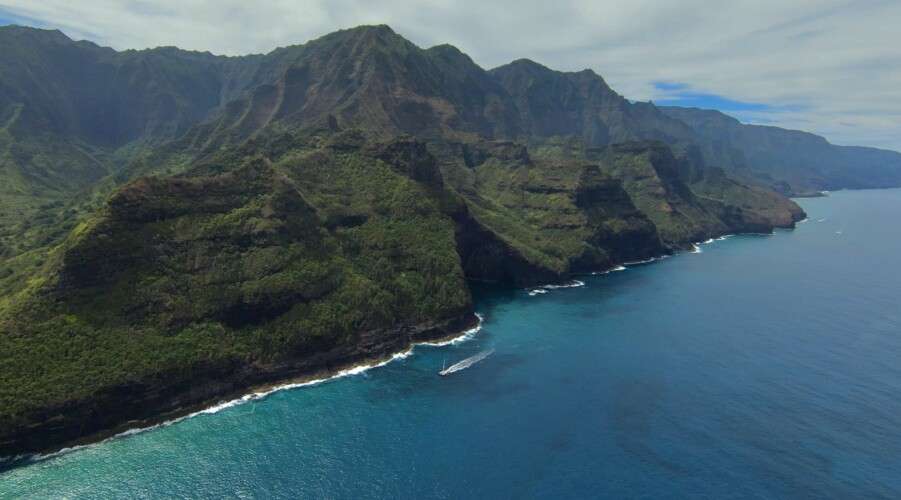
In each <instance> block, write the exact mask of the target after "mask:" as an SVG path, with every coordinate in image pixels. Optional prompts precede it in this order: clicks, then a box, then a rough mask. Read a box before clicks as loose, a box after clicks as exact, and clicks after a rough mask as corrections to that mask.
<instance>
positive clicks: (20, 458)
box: [0, 313, 485, 465]
mask: <svg viewBox="0 0 901 500" xmlns="http://www.w3.org/2000/svg"><path fill="white" fill-rule="evenodd" d="M475 315H476V318H478V323H476V325H475V326H474V327H472V328H469V329H467V330H464V331H462V332H460V334H459V335H457V336H454V337H453V338H451V339H448V340H444V341H439V342H428V341H426V342H413V343H412V344H410V347H408V348H407V349H405V350H403V351H401V352H397V353H394V354H392V355H391V356H388V357H387V358H386V359H383V360H381V361H377V362H374V363H361V364H358V365H355V366H351V367H349V368H345V369H343V370H339V371H337V372H335V373H334V374H332V375H329V376H327V377H322V378H314V379H310V380H303V381H299V382H288V383H284V384H278V385H273V386H271V387H268V388H266V389H264V390H261V391H254V392H250V393H248V394H245V395H243V396H241V397H239V398H236V399H232V400H228V401H221V402H219V403H216V404H214V405H212V406H209V407H207V408H204V409H202V410H198V411H195V412H192V413H188V414H187V415H182V416H180V417H177V418H173V419H171V420H165V421H163V422H160V423H158V424H154V425H149V426H147V427H136V428H134V429H128V430H125V431H122V432H119V433H117V434H113V435H112V436H109V437H107V438H105V439H102V440H100V441H97V442H94V443H87V444H80V445H77V446H69V447H67V448H62V449H60V450H57V451H54V452H51V453H30V454H24V455H16V456H12V457H0V465H4V464H16V463H19V462H25V463H35V462H41V461H44V460H49V459H51V458H55V457H58V456H61V455H65V454H67V453H71V452H74V451H78V450H81V449H84V448H89V447H92V446H97V445H100V444H103V443H106V442H109V441H112V440H114V439H119V438H124V437H128V436H133V435H135V434H141V433H144V432H147V431H152V430H155V429H159V428H161V427H169V426H170V425H174V424H177V423H179V422H182V421H184V420H187V419H189V418H193V417H196V416H199V415H212V414H215V413H219V412H220V411H222V410H225V409H227V408H232V407H235V406H238V405H242V404H244V403H248V402H252V401H260V400H263V399H265V398H266V397H268V396H270V395H272V394H274V393H276V392H281V391H287V390H291V389H299V388H301V387H309V386H314V385H319V384H322V383H325V382H329V381H331V380H336V379H339V378H344V377H350V376H353V375H360V374H362V373H364V372H367V371H369V370H372V369H373V368H379V367H382V366H385V365H387V364H389V363H391V362H393V361H397V360H399V359H405V358H408V357H410V356H412V355H413V350H414V349H415V348H416V346H420V345H422V346H430V347H442V346H447V345H456V344H460V343H463V342H466V341H468V340H471V339H472V338H473V337H475V336H476V334H477V333H479V331H481V330H482V324H483V323H484V321H485V317H484V316H483V315H481V314H479V313H475Z"/></svg>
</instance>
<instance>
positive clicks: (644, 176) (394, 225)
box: [0, 26, 803, 455]
mask: <svg viewBox="0 0 901 500" xmlns="http://www.w3.org/2000/svg"><path fill="white" fill-rule="evenodd" d="M0 47H2V48H4V49H8V50H4V51H0V209H2V210H0V455H3V454H9V453H17V452H20V451H28V450H35V449H43V448H51V447H54V446H57V445H60V444H63V443H67V442H71V441H73V440H76V439H78V438H80V437H83V436H85V435H91V434H96V433H98V432H106V431H109V430H111V429H114V428H116V427H117V426H121V425H123V424H124V423H126V422H129V421H133V420H135V419H146V418H154V417H156V416H158V415H159V414H160V413H165V412H170V411H175V412H177V411H181V410H183V409H185V408H186V407H189V406H190V405H194V404H199V403H203V402H205V401H208V400H209V399H211V398H215V397H220V396H222V395H225V394H230V393H233V392H236V391H240V390H241V389H243V388H245V387H246V386H248V385H253V384H259V383H267V382H272V381H274V380H278V379H280V378H284V377H289V376H297V375H303V374H309V373H312V372H314V371H318V370H330V369H335V368H337V367H341V366H344V365H346V364H347V363H352V362H357V361H360V360H362V359H367V358H371V357H374V356H383V355H386V354H388V353H390V352H393V351H396V350H398V349H401V348H403V347H405V346H406V345H407V344H408V343H409V342H410V341H412V340H415V339H418V338H424V337H429V336H434V335H441V334H447V333H449V332H450V331H453V330H455V329H459V328H460V327H462V326H464V325H465V324H466V322H467V321H468V320H471V319H472V305H471V298H470V293H469V289H468V286H467V280H482V281H493V282H503V283H507V284H511V285H516V286H526V285H534V284H537V283H543V282H548V281H554V280H562V279H566V278H568V277H569V276H571V275H573V274H577V273H581V272H591V271H598V270H604V269H607V268H610V267H611V266H614V265H616V264H618V263H622V262H626V261H630V260H638V259H645V258H648V257H652V256H656V255H660V254H664V253H667V252H671V251H673V250H678V249H680V248H685V247H687V246H689V245H690V244H691V243H692V242H694V241H697V240H700V239H705V238H708V237H712V236H717V235H720V234H724V233H731V232H742V231H754V232H759V231H770V230H772V228H773V227H775V226H781V227H790V226H791V225H793V224H794V222H795V221H796V220H798V219H799V218H801V217H802V216H803V214H802V212H801V211H800V209H799V208H798V207H797V206H796V205H795V204H794V203H792V202H791V201H789V200H787V199H785V198H784V197H782V196H781V195H779V194H776V193H774V192H772V191H771V190H769V189H768V188H765V187H762V186H760V185H758V184H757V181H753V180H752V181H751V182H752V183H751V184H749V181H748V180H747V179H744V178H741V179H736V178H735V177H734V175H733V172H732V171H731V170H722V169H719V168H713V167H711V165H712V164H711V163H709V162H707V161H706V157H705V154H706V153H705V150H704V148H700V149H698V148H697V147H696V146H695V145H694V142H693V141H694V140H695V139H697V136H696V135H694V132H692V130H691V128H690V127H689V126H688V125H686V124H685V123H682V122H681V121H679V120H676V119H674V118H672V117H669V116H667V115H666V114H664V113H662V112H660V111H659V110H657V108H655V107H654V106H653V105H650V104H642V103H630V102H628V101H626V100H625V99H623V98H622V97H621V96H619V95H617V94H616V93H615V92H613V91H612V90H611V89H610V88H609V87H608V86H607V85H606V83H604V82H603V80H602V79H601V78H600V77H599V76H598V75H596V74H594V73H592V72H579V73H559V72H554V71H551V70H549V69H547V68H544V67H542V66H539V65H537V64H534V63H531V62H529V61H518V62H516V63H513V64H511V65H508V66H505V67H502V68H498V69H496V70H493V71H491V72H487V71H485V70H483V69H482V68H479V67H478V66H477V65H475V63H473V62H472V60H471V59H469V58H468V57H467V56H466V55H465V54H463V53H461V52H460V51H458V50H456V49H455V48H453V47H450V46H438V47H433V48H431V49H427V50H423V49H420V48H419V47H416V46H415V45H413V44H412V43H410V42H408V41H406V40H404V39H403V38H402V37H400V36H398V35H397V34H395V33H394V32H393V31H391V29H390V28H388V27H386V26H373V27H361V28H357V29H353V30H346V31H341V32H337V33H333V34H331V35H327V36H325V37H322V38H320V39H317V40H313V41H311V42H309V43H307V44H305V45H301V46H294V47H286V48H282V49H278V50H275V51H273V52H271V53H269V54H266V55H261V56H248V57H237V58H224V57H217V56H213V55H210V54H203V53H195V52H186V51H181V50H178V49H174V48H160V49H154V50H149V51H126V52H116V51H113V50H112V49H104V48H101V47H97V46H96V45H93V44H90V43H87V42H72V41H71V40H69V39H68V38H66V37H65V36H64V35H62V34H61V33H59V32H50V31H43V30H33V29H26V28H17V27H11V28H10V27H0ZM723 166H724V167H726V166H725V165H723Z"/></svg>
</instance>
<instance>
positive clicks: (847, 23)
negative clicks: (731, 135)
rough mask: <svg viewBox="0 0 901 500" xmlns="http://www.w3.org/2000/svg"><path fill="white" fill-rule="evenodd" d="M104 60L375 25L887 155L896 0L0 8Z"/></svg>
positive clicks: (99, 0) (897, 68)
mask: <svg viewBox="0 0 901 500" xmlns="http://www.w3.org/2000/svg"><path fill="white" fill-rule="evenodd" d="M9 21H15V22H26V23H28V24H33V25H43V26H46V27H56V28H59V29H61V30H62V31H63V32H65V33H66V34H68V35H69V36H70V37H72V38H75V39H89V40H93V41H95V42H97V43H100V44H102V45H109V46H112V47H114V48H117V49H126V48H146V47H154V46H160V45H177V46H179V47H182V48H186V49H194V50H210V51H212V52H214V53H219V54H246V53H257V52H268V51H269V50H272V49H273V48H275V47H278V46H284V45H290V44H296V43H303V42H304V41H306V40H309V39H311V38H315V37H317V36H320V35H323V34H325V33H328V32H330V31H334V30H336V29H341V28H347V27H352V26H356V25H360V24H376V23H385V24H389V25H390V26H391V27H392V28H394V30H395V31H397V32H398V33H400V34H402V35H404V36H405V37H407V38H409V39H410V40H412V41H413V42H414V43H417V44H418V45H420V46H424V47H427V46H431V45H435V44H439V43H451V44H453V45H456V46H457V47H459V48H460V49H461V50H463V51H464V52H466V53H467V54H469V55H470V56H471V57H472V58H473V59H474V60H475V61H476V62H478V63H479V64H481V65H482V66H483V67H486V68H490V67H494V66H498V65H501V64H504V63H507V62H509V61H512V60H514V59H518V58H521V57H527V58H530V59H533V60H535V61H538V62H540V63H542V64H544V65H546V66H548V67H551V68H554V69H559V70H563V71H578V70H582V69H585V68H590V69H593V70H594V71H595V72H597V73H598V74H600V75H602V76H603V77H604V79H605V80H607V82H608V83H609V84H610V86H611V87H613V88H614V89H615V90H617V91H618V92H619V93H621V94H622V95H624V96H626V97H627V98H629V99H632V100H645V101H646V100H653V101H654V102H655V103H658V104H671V105H680V106H697V107H704V108H713V109H719V110H721V111H724V112H726V113H729V114H732V115H733V116H736V117H737V118H739V119H741V120H742V121H745V122H751V123H761V124H770V125H778V126H782V127H786V128H795V129H801V130H808V131H811V132H815V133H818V134H820V135H823V136H825V137H826V138H827V139H829V140H830V141H832V142H834V143H837V144H858V145H867V146H876V147H885V148H890V149H896V150H901V29H899V28H898V25H899V24H901V1H898V0H792V1H788V2H786V1H785V0H754V1H751V0H732V1H730V2H720V1H718V0H716V1H715V0H680V1H679V2H670V1H663V0H630V1H629V2H619V1H616V2H614V1H601V0H556V1H555V2H546V1H544V0H497V1H492V2H485V1H484V0H421V1H417V2H410V1H406V0H381V1H379V2H371V1H370V0H298V1H282V0H271V1H265V0H261V1H258V2H246V1H244V0H188V1H186V0H154V1H150V0H132V1H121V0H82V1H79V2H71V1H70V0H40V1H35V0H0V23H2V22H9Z"/></svg>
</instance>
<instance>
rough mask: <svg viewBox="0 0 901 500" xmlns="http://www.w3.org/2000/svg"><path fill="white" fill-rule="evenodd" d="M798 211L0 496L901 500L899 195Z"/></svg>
mask: <svg viewBox="0 0 901 500" xmlns="http://www.w3.org/2000/svg"><path fill="white" fill-rule="evenodd" d="M802 204H803V206H804V208H805V209H806V210H807V211H808V212H809V215H810V219H809V221H808V222H807V223H805V224H802V225H800V226H799V228H798V229H797V230H795V231H780V232H778V233H776V235H774V236H769V237H766V236H744V237H733V238H730V239H728V240H725V241H718V242H715V243H713V244H710V245H705V246H703V253H700V254H683V255H679V256H676V257H673V258H670V259H666V260H663V261H660V262H656V263H653V264H649V265H643V266H637V267H633V268H630V269H629V270H627V271H623V272H615V273H611V274H609V275H606V276H596V277H589V278H586V279H585V282H586V286H585V287H582V288H572V289H563V290H555V291H553V292H551V293H548V294H545V295H539V296H536V297H529V296H528V295H527V294H526V293H525V292H524V291H508V292H501V291H497V290H494V291H491V290H485V291H482V292H481V293H480V297H479V300H478V308H479V310H480V311H481V312H482V313H483V314H484V315H485V324H484V328H483V330H482V331H481V332H480V333H479V334H478V335H477V336H476V337H475V338H474V339H473V340H471V341H469V342H466V343H463V344H459V345H454V346H448V347H417V348H416V349H415V351H414V354H413V355H412V356H410V357H408V358H406V359H403V360H399V361H396V362H394V363H392V364H389V365H387V366H384V367H381V368H376V369H373V370H370V371H368V372H366V373H365V374H363V375H356V376H351V377H346V378H342V379H337V380H333V381H329V382H326V383H323V384H320V385H317V386H314V387H307V388H301V389H295V390H287V391H282V392H277V393H275V394H272V395H270V396H269V397H267V398H265V399H262V400H258V401H255V402H250V403H247V404H243V405H240V406H235V407H232V408H229V409H226V410H223V411H220V412H218V413H215V414H207V415H199V416H196V417H193V418H189V419H187V420H184V421H181V422H179V423H177V424H175V425H171V426H168V427H164V428H160V429H156V430H152V431H148V432H144V433H140V434H137V435H133V436H130V437H127V438H119V439H113V440H111V441H107V442H104V443H101V444H98V445H93V446H89V447H86V448H83V449H80V450H77V451H74V452H70V453H66V454H63V455H60V456H57V457H55V458H51V459H47V460H44V461H40V462H37V463H34V464H31V465H27V466H24V467H19V468H16V469H13V470H11V471H8V472H5V473H2V474H0V497H4V498H5V497H18V496H34V497H54V498H59V497H103V498H108V497H131V498H134V497H159V496H162V497H172V496H181V497H222V496H227V497H260V496H272V497H317V498H319V497H321V498H354V499H359V498H386V497H388V498H427V497H433V498H465V497H483V498H511V497H513V498H523V497H526V498H528V497H545V498H568V497H573V498H585V497H612V498H673V497H708V498H718V499H719V498H802V497H812V498H826V497H830V498H860V497H867V498H873V497H880V496H882V497H894V498H898V497H901V262H899V258H901V231H899V225H898V221H897V219H898V217H899V215H901V190H888V191H859V192H840V193H835V194H833V195H832V196H831V197H828V198H822V199H811V200H803V201H802ZM487 348H494V349H495V352H494V354H492V355H491V356H490V357H488V358H487V359H485V360H484V361H482V362H480V363H478V364H476V365H474V366H472V367H471V368H469V369H467V370H464V371H461V372H458V373H455V374H453V375H452V376H449V377H438V376H437V374H436V372H437V371H438V370H439V369H440V368H441V366H442V364H443V363H444V362H445V361H447V362H449V363H450V362H455V361H458V360H460V359H463V358H465V357H467V356H469V355H472V354H475V353H477V352H480V351H482V350H483V349H487Z"/></svg>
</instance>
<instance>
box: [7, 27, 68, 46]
mask: <svg viewBox="0 0 901 500" xmlns="http://www.w3.org/2000/svg"><path fill="white" fill-rule="evenodd" d="M0 35H11V36H17V37H29V38H30V39H32V40H42V41H53V42H64V43H71V42H72V39H71V38H69V37H68V36H66V34H65V33H63V32H62V31H60V30H58V29H44V28H33V27H31V26H21V25H18V24H9V25H6V26H0Z"/></svg>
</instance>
